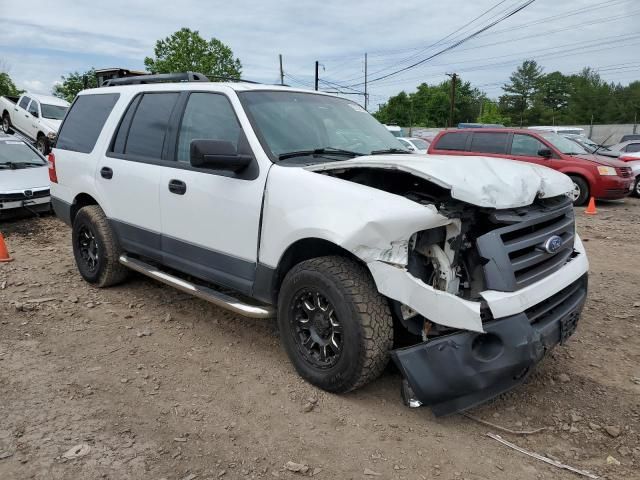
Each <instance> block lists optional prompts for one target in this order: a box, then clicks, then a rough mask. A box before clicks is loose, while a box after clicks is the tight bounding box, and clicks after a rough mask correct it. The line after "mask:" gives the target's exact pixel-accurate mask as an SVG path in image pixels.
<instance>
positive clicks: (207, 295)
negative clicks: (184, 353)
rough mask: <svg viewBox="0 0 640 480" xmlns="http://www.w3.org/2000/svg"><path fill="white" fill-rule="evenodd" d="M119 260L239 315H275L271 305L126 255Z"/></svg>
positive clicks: (269, 316)
mask: <svg viewBox="0 0 640 480" xmlns="http://www.w3.org/2000/svg"><path fill="white" fill-rule="evenodd" d="M119 260H120V263H121V264H122V265H124V266H125V267H128V268H130V269H131V270H135V271H136V272H140V273H142V274H143V275H146V276H147V277H151V278H153V279H155V280H158V281H160V282H162V283H164V284H165V285H169V286H171V287H174V288H177V289H178V290H180V291H181V292H185V293H188V294H189V295H193V296H194V297H198V298H201V299H202V300H206V301H207V302H210V303H213V304H214V305H217V306H218V307H222V308H226V309H227V310H231V311H232V312H235V313H239V314H240V315H244V316H245V317H251V318H271V317H275V315H276V311H275V309H274V308H273V307H270V306H266V305H265V306H258V305H251V304H248V303H243V302H241V301H240V300H238V299H237V298H233V297H231V296H229V295H226V294H224V293H222V292H218V291H216V290H213V289H211V288H208V287H204V286H202V285H196V284H195V283H191V282H188V281H186V280H183V279H182V278H178V277H176V276H173V275H170V274H168V273H166V272H163V271H162V270H159V269H158V268H157V267H154V266H153V265H149V264H148V263H145V262H143V261H140V260H138V259H137V258H131V257H129V256H127V255H121V256H120V259H119Z"/></svg>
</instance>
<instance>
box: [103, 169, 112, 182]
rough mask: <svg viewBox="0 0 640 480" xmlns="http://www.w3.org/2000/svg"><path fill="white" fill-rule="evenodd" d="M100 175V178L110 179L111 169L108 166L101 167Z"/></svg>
mask: <svg viewBox="0 0 640 480" xmlns="http://www.w3.org/2000/svg"><path fill="white" fill-rule="evenodd" d="M100 176H101V177H102V178H106V179H107V180H111V179H112V178H113V170H111V169H110V168H109V167H102V168H101V169H100Z"/></svg>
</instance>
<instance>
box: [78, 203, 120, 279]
mask: <svg viewBox="0 0 640 480" xmlns="http://www.w3.org/2000/svg"><path fill="white" fill-rule="evenodd" d="M71 238H72V241H73V256H74V257H75V260H76V265H77V267H78V271H79V272H80V275H82V278H84V279H85V280H86V281H87V282H89V283H91V284H93V285H95V286H97V287H108V286H111V285H115V284H116V283H120V282H122V281H123V280H124V279H125V278H126V276H127V273H128V270H127V268H126V267H124V266H123V265H121V264H120V262H119V258H120V255H121V253H122V250H121V248H120V244H119V243H118V240H117V238H116V236H115V234H114V233H113V231H112V230H111V227H110V226H109V222H108V221H107V217H106V216H105V214H104V212H103V211H102V209H101V208H100V207H99V206H98V205H89V206H87V207H83V208H81V209H80V211H79V212H78V214H77V215H76V217H75V219H74V220H73V231H72V235H71Z"/></svg>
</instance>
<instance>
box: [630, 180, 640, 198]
mask: <svg viewBox="0 0 640 480" xmlns="http://www.w3.org/2000/svg"><path fill="white" fill-rule="evenodd" d="M631 195H633V196H634V197H640V175H638V176H637V177H636V182H635V183H634V184H633V191H632V192H631Z"/></svg>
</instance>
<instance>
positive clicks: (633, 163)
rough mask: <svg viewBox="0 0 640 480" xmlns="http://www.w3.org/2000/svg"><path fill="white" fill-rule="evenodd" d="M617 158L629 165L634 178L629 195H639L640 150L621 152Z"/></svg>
mask: <svg viewBox="0 0 640 480" xmlns="http://www.w3.org/2000/svg"><path fill="white" fill-rule="evenodd" d="M618 160H621V161H623V162H626V164H627V165H628V166H630V167H631V171H632V172H633V176H634V177H635V178H636V183H635V184H634V185H633V191H632V193H631V195H633V196H634V197H640V152H629V153H621V154H620V157H619V158H618Z"/></svg>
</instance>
